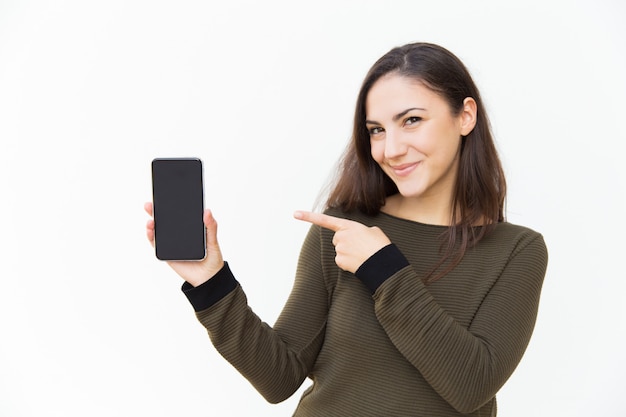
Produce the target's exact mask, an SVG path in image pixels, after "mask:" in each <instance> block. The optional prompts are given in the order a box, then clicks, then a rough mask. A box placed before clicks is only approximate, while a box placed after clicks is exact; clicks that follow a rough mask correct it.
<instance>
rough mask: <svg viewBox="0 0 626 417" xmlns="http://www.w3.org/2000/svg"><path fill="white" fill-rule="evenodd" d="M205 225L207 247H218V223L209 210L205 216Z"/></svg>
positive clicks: (205, 212)
mask: <svg viewBox="0 0 626 417" xmlns="http://www.w3.org/2000/svg"><path fill="white" fill-rule="evenodd" d="M203 220H204V225H205V226H206V236H207V246H209V247H216V246H218V243H217V221H215V218H214V217H213V213H212V212H211V210H209V209H207V210H205V211H204V215H203Z"/></svg>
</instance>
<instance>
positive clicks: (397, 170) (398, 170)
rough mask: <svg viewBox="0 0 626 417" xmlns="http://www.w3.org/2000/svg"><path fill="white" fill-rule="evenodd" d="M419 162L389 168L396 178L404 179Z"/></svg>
mask: <svg viewBox="0 0 626 417" xmlns="http://www.w3.org/2000/svg"><path fill="white" fill-rule="evenodd" d="M419 164H420V162H413V163H410V164H401V165H393V166H392V165H390V166H389V167H390V168H391V170H392V171H393V173H394V174H395V175H396V176H398V177H406V176H407V175H409V174H410V173H411V172H413V171H414V170H415V168H417V166H418V165H419Z"/></svg>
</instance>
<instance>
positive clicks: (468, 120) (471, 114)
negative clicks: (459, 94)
mask: <svg viewBox="0 0 626 417" xmlns="http://www.w3.org/2000/svg"><path fill="white" fill-rule="evenodd" d="M476 108H477V106H476V101H475V100H474V99H473V98H471V97H466V98H465V100H463V109H461V115H460V120H461V135H462V136H467V135H469V134H470V133H471V132H472V130H474V127H475V126H476Z"/></svg>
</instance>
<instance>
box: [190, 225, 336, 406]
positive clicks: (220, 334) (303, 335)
mask: <svg viewBox="0 0 626 417" xmlns="http://www.w3.org/2000/svg"><path fill="white" fill-rule="evenodd" d="M319 240H320V233H319V228H317V227H312V228H311V229H310V231H309V233H308V235H307V237H306V239H305V242H304V244H303V247H302V250H301V255H300V259H299V262H298V267H297V271H296V278H295V282H294V286H293V289H292V291H291V293H290V295H289V298H288V300H287V302H286V304H285V306H284V308H283V310H282V312H281V314H280V315H279V318H278V320H277V322H276V323H275V325H274V326H273V327H271V326H269V325H268V324H266V323H264V322H263V321H261V319H260V318H259V317H258V316H257V315H256V314H255V313H254V312H253V311H252V309H251V308H250V307H249V305H248V302H247V298H246V295H245V293H244V291H243V289H242V287H241V285H239V284H238V283H236V286H235V289H234V290H232V291H230V292H228V293H227V294H226V295H225V296H223V297H222V298H221V299H219V300H218V301H217V302H213V303H212V304H211V305H210V306H209V307H208V308H206V309H204V310H202V311H198V312H197V313H196V315H197V317H198V319H199V321H200V322H201V323H202V325H203V326H204V327H205V328H206V329H207V331H208V334H209V336H210V338H211V341H212V343H213V345H214V346H215V348H216V349H217V350H218V351H219V353H220V354H221V355H222V356H223V357H224V358H225V359H226V360H228V361H229V362H230V363H231V364H232V365H233V366H234V367H235V368H236V369H237V370H238V371H239V372H240V373H241V374H242V375H243V376H244V377H245V378H246V379H248V381H250V383H251V384H252V385H253V386H254V387H255V388H256V389H257V391H259V393H260V394H261V395H263V396H264V398H265V399H266V400H267V401H269V402H271V403H278V402H281V401H283V400H285V399H287V398H288V397H290V396H291V395H292V394H293V393H294V392H295V391H296V390H297V389H298V388H299V387H300V385H301V384H302V382H303V381H304V380H305V379H306V377H307V376H308V374H309V372H310V370H311V368H312V367H313V364H314V362H315V359H316V357H317V354H318V352H319V350H320V348H321V345H322V342H323V337H324V329H325V325H326V315H327V312H328V304H327V303H328V297H329V295H328V291H327V288H326V286H325V281H324V278H323V271H322V267H321V261H320V256H319V254H320V250H321V249H320V244H319ZM227 281H228V282H235V281H234V278H232V279H231V280H227ZM195 305H196V304H194V306H195Z"/></svg>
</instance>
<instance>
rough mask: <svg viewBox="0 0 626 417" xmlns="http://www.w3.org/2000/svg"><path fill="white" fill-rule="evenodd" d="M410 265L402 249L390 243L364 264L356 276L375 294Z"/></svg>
mask: <svg viewBox="0 0 626 417" xmlns="http://www.w3.org/2000/svg"><path fill="white" fill-rule="evenodd" d="M408 265H409V261H408V260H407V259H406V258H405V257H404V255H403V254H402V252H400V249H398V247H397V246H396V245H394V244H393V243H390V244H389V245H387V246H385V247H384V248H382V249H380V250H379V251H378V252H376V253H375V254H373V255H372V256H370V257H369V258H368V259H367V260H366V261H365V262H363V264H362V265H361V266H360V267H359V269H357V270H356V272H355V273H354V275H356V277H357V278H358V279H360V280H361V281H363V283H364V284H365V285H366V286H367V288H369V290H370V291H371V292H372V294H374V293H375V292H376V290H377V289H378V287H380V286H381V284H382V283H383V282H385V281H386V280H387V278H389V277H391V276H392V275H393V274H395V273H396V272H398V271H399V270H401V269H402V268H404V267H406V266H408Z"/></svg>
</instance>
